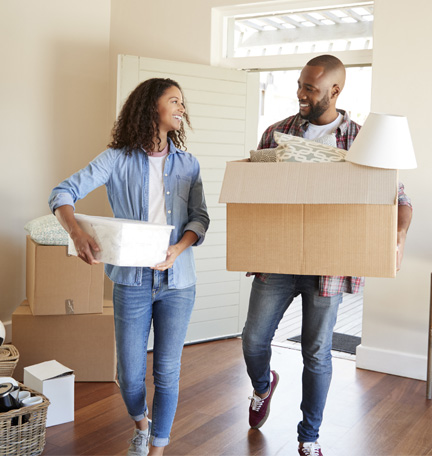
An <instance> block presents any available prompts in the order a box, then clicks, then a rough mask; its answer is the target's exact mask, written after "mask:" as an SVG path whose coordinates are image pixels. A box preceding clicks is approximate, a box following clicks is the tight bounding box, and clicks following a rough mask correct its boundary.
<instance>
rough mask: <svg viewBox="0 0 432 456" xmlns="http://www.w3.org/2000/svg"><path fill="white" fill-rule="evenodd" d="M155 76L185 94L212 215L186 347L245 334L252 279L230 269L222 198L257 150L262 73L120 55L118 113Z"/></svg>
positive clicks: (200, 252)
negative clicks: (237, 166) (233, 169)
mask: <svg viewBox="0 0 432 456" xmlns="http://www.w3.org/2000/svg"><path fill="white" fill-rule="evenodd" d="M153 77H163V78H167V77H169V78H172V79H174V80H175V81H177V82H178V83H179V84H180V86H181V87H182V89H183V91H184V96H185V100H186V104H187V107H188V112H189V116H190V119H191V124H192V128H193V131H190V130H189V129H188V130H187V132H186V133H187V150H188V152H191V153H192V154H193V155H194V156H195V157H197V158H198V160H199V162H200V165H201V175H202V179H203V184H204V191H205V195H206V200H207V206H208V210H209V215H210V228H209V231H208V232H207V236H206V239H205V241H204V243H203V244H202V245H201V246H200V247H197V248H194V255H195V262H196V268H197V276H198V281H197V297H196V303H195V308H194V311H193V314H192V319H191V323H190V325H189V330H188V333H187V336H186V342H187V343H190V342H198V341H205V340H211V339H217V338H223V337H230V336H235V335H239V334H240V333H241V331H242V329H243V325H244V322H245V319H246V312H247V306H248V301H249V290H250V283H251V279H249V278H246V277H245V274H244V273H240V272H228V271H227V270H226V208H225V205H224V204H219V202H218V201H219V193H220V189H221V184H222V180H223V175H224V170H225V163H226V162H227V161H232V160H241V159H243V158H245V157H248V156H249V151H250V149H255V148H256V144H257V126H258V109H259V74H258V73H247V72H244V71H238V70H231V69H225V68H218V67H211V66H207V65H198V64H190V63H183V62H173V61H168V60H158V59H149V58H144V57H135V56H129V55H120V56H119V61H118V78H117V112H119V110H120V108H121V105H122V104H123V102H124V101H125V99H126V98H127V96H128V95H129V93H130V92H131V91H132V90H133V89H134V88H135V87H136V86H137V85H138V84H139V83H140V82H142V81H144V80H146V79H149V78H153ZM149 345H150V346H151V345H152V342H151V340H150V342H149Z"/></svg>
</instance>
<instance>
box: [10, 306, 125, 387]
mask: <svg viewBox="0 0 432 456" xmlns="http://www.w3.org/2000/svg"><path fill="white" fill-rule="evenodd" d="M12 339H13V343H14V345H15V347H16V348H17V349H18V351H19V353H20V358H19V362H18V364H17V367H16V368H15V371H14V376H15V377H16V379H17V380H21V379H22V378H23V368H24V367H25V366H29V365H32V364H38V363H41V362H44V361H48V360H51V359H55V360H57V361H58V362H60V363H62V364H64V365H65V366H68V367H69V368H70V369H73V371H74V372H75V377H76V381H79V382H110V381H114V380H115V374H116V353H115V339H114V316H113V307H112V301H105V302H104V308H103V313H101V314H89V315H44V316H34V315H32V313H31V311H30V307H29V306H28V302H27V301H24V302H23V303H22V305H21V306H19V307H17V309H16V310H15V312H14V313H13V314H12Z"/></svg>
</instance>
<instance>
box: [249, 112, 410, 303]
mask: <svg viewBox="0 0 432 456" xmlns="http://www.w3.org/2000/svg"><path fill="white" fill-rule="evenodd" d="M338 111H339V112H340V113H341V114H342V115H343V120H342V123H341V125H340V126H339V127H338V129H337V130H336V144H337V147H339V148H340V149H345V150H348V149H349V148H350V147H351V144H352V143H353V141H354V139H355V137H356V136H357V133H358V132H359V130H360V128H361V127H360V125H358V124H356V123H355V122H353V121H352V120H351V119H350V118H349V116H348V114H347V113H346V112H345V111H342V110H338ZM308 126H309V121H307V120H305V119H302V118H301V117H300V114H296V115H295V116H291V117H288V118H287V119H284V120H281V121H280V122H277V123H275V124H273V125H271V126H270V127H268V128H267V130H266V131H265V132H264V134H263V135H262V138H261V141H260V143H259V144H258V149H270V148H275V147H277V144H276V142H275V140H274V138H273V133H274V132H275V131H279V132H281V133H286V134H289V135H293V136H301V137H303V136H304V133H305V131H306V130H307V128H308ZM398 203H399V205H401V206H410V207H411V201H410V199H409V198H408V196H407V195H405V192H404V186H403V184H402V183H401V182H399V188H398ZM256 276H257V277H258V278H259V279H261V280H263V281H265V280H266V277H267V276H268V274H264V273H260V274H256ZM363 284H364V277H344V276H321V277H320V279H319V294H320V296H334V295H336V294H338V293H358V292H359V291H360V288H361V287H362V286H363Z"/></svg>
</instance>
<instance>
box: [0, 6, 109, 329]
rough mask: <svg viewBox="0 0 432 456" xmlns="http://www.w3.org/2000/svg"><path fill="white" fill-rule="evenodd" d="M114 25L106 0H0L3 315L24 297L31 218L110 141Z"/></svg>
mask: <svg viewBox="0 0 432 456" xmlns="http://www.w3.org/2000/svg"><path fill="white" fill-rule="evenodd" d="M109 27H110V2H109V0H91V1H88V0H74V1H70V0H38V1H37V2H35V1H33V0H0V42H1V44H0V55H1V67H2V69H1V71H0V94H1V95H0V100H1V101H0V103H1V108H0V124H1V131H2V134H1V137H2V140H1V146H0V147H1V164H2V172H1V179H0V186H1V192H0V210H1V225H0V290H1V293H0V319H1V320H3V321H8V320H9V319H10V316H11V313H12V311H13V310H14V309H15V307H16V306H18V305H19V304H20V303H21V301H22V300H23V299H24V298H25V288H24V281H25V234H26V233H25V231H24V225H25V223H26V222H27V221H29V220H31V219H33V218H35V217H39V216H41V215H46V214H48V213H49V208H48V205H47V200H48V196H49V193H50V190H51V188H52V187H53V186H54V185H55V184H56V183H57V182H59V181H60V180H61V179H63V178H65V177H66V176H68V175H69V174H71V173H72V172H73V171H75V170H77V169H79V168H80V167H82V166H84V165H85V164H86V163H87V162H88V161H89V159H91V158H92V157H93V156H94V155H95V154H96V153H98V152H100V151H102V150H103V149H104V147H105V144H106V143H107V142H108V138H109V127H108V115H107V113H108V104H109V102H108V99H109V97H108V77H109V72H108V61H109ZM104 205H105V200H104V197H102V196H100V195H94V196H92V197H91V198H89V199H88V200H86V201H85V202H84V204H83V205H82V206H81V210H82V211H83V212H85V211H87V210H88V211H89V212H90V211H91V212H95V213H96V212H99V213H100V212H101V210H102V209H103V208H104Z"/></svg>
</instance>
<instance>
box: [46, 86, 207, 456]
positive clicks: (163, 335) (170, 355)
mask: <svg viewBox="0 0 432 456" xmlns="http://www.w3.org/2000/svg"><path fill="white" fill-rule="evenodd" d="M183 119H185V120H186V122H187V123H188V125H190V123H189V118H188V115H187V113H186V109H185V105H184V102H183V94H182V91H181V88H180V86H179V85H178V83H177V82H175V81H173V80H171V79H159V78H155V79H149V80H147V81H145V82H143V83H141V84H140V85H139V86H138V87H137V88H136V89H135V90H134V91H133V92H132V93H131V94H130V96H129V97H128V99H127V101H126V102H125V104H124V106H123V109H122V111H121V113H120V116H119V118H118V119H117V122H116V123H115V125H114V128H113V140H112V142H111V143H110V144H109V146H108V147H109V149H107V150H105V151H104V152H102V154H100V155H99V156H98V157H96V158H95V159H94V160H93V161H92V162H91V163H90V164H89V165H88V166H87V167H86V168H84V169H82V170H80V171H78V172H77V173H76V174H74V175H72V176H71V177H69V178H68V179H66V180H65V181H64V182H62V183H61V184H59V185H58V186H57V187H56V188H54V190H53V191H52V193H51V196H50V199H49V205H50V208H51V210H52V211H53V212H54V214H55V215H56V216H57V218H58V220H59V221H60V223H61V224H62V226H63V227H64V228H65V229H66V231H67V232H68V233H69V234H70V236H71V238H72V240H73V242H74V244H75V247H76V250H77V252H78V255H79V257H80V258H81V259H82V260H84V261H85V262H87V263H89V264H94V263H97V261H96V260H95V258H94V256H93V253H92V252H93V251H98V250H99V248H98V246H97V244H96V242H95V241H94V239H93V238H92V237H91V236H89V235H88V234H86V233H85V232H84V231H82V230H81V229H80V227H79V226H78V224H77V222H76V220H75V218H74V203H75V202H76V201H77V200H79V199H81V198H84V196H86V195H87V194H88V193H89V192H91V191H92V190H94V189H95V188H97V187H99V186H101V185H105V186H106V189H107V193H108V198H109V201H110V205H111V208H112V210H113V213H114V216H115V217H117V218H126V219H133V220H146V221H149V222H153V223H163V224H169V225H174V226H175V228H174V230H173V231H172V234H171V240H170V246H169V248H168V252H167V256H166V259H165V261H164V262H163V263H161V264H158V265H156V266H155V267H154V268H135V267H119V266H113V265H109V264H106V265H105V272H106V274H107V275H108V277H109V278H110V279H111V280H112V281H113V282H114V291H113V302H114V320H115V332H116V345H117V359H118V364H117V370H118V380H119V384H120V390H121V393H122V397H123V400H124V402H125V405H126V408H127V410H128V413H129V415H130V416H131V418H132V419H133V420H134V421H135V430H134V433H133V437H132V440H131V444H130V447H129V451H128V455H129V456H136V455H147V454H150V455H161V454H163V451H164V447H165V446H166V445H167V444H168V443H169V436H170V431H171V427H172V423H173V420H174V415H175V411H176V408H177V401H178V388H179V376H180V358H181V352H182V348H183V343H184V339H185V337H186V330H187V326H188V324H189V319H190V315H191V312H192V307H193V304H194V299H195V281H196V276H195V266H194V260H193V253H192V249H191V246H192V245H200V244H201V243H202V242H203V240H204V236H205V233H206V231H207V228H208V225H209V217H208V214H207V208H206V204H205V198H204V193H203V187H202V182H201V177H200V170H199V164H198V161H197V160H196V159H195V158H194V157H193V156H192V155H191V154H189V153H187V152H184V151H183V150H180V147H184V142H185V132H184V128H183V124H182V121H183ZM152 321H153V327H154V348H153V376H154V384H155V393H154V398H153V407H152V422H150V421H149V420H148V418H147V402H146V387H145V375H146V360H147V342H148V336H149V332H150V326H151V323H152Z"/></svg>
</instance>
